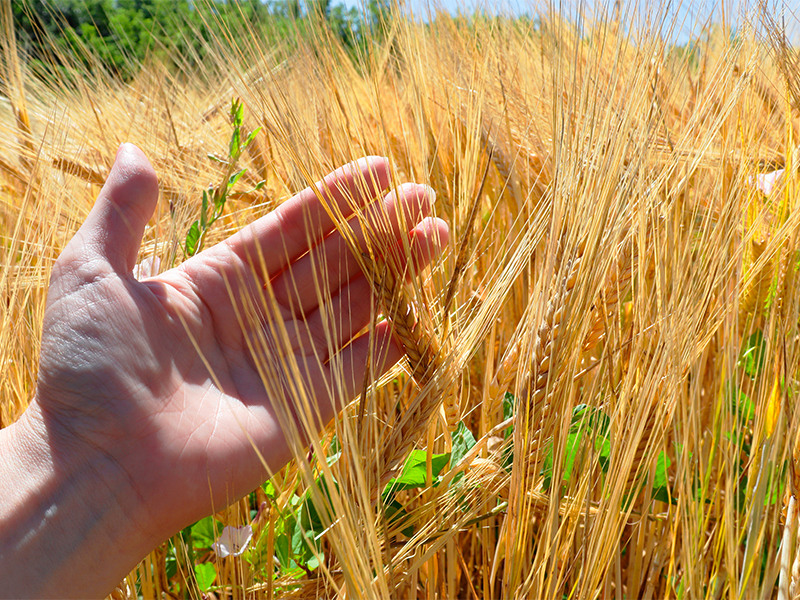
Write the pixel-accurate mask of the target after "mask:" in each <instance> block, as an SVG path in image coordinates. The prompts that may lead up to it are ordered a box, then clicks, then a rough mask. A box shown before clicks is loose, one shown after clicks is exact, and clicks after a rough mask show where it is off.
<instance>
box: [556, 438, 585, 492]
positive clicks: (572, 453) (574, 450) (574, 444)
mask: <svg viewBox="0 0 800 600" xmlns="http://www.w3.org/2000/svg"><path fill="white" fill-rule="evenodd" d="M583 435H584V431H583V430H578V431H577V432H575V433H570V434H569V435H568V436H567V447H566V448H565V449H564V450H565V454H564V470H563V475H562V477H561V479H562V480H563V481H564V483H569V479H570V477H571V476H572V467H573V466H574V465H575V459H576V457H577V456H578V452H579V450H580V449H581V442H582V441H583Z"/></svg>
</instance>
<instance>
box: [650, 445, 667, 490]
mask: <svg viewBox="0 0 800 600" xmlns="http://www.w3.org/2000/svg"><path fill="white" fill-rule="evenodd" d="M671 464H672V461H671V460H670V459H669V456H667V453H666V452H664V451H663V450H662V451H661V452H659V453H658V459H657V460H656V472H655V476H654V478H653V489H658V488H662V487H667V486H668V485H669V478H668V475H667V471H668V469H669V467H670V465H671Z"/></svg>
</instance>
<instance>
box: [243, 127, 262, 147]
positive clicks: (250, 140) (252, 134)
mask: <svg viewBox="0 0 800 600" xmlns="http://www.w3.org/2000/svg"><path fill="white" fill-rule="evenodd" d="M260 132H261V127H256V128H255V129H254V130H253V131H251V132H250V135H248V136H247V139H245V141H244V144H242V148H247V147H248V146H249V145H250V144H252V143H253V140H254V139H256V136H257V135H258V134H259V133H260Z"/></svg>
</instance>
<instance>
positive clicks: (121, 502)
mask: <svg viewBox="0 0 800 600" xmlns="http://www.w3.org/2000/svg"><path fill="white" fill-rule="evenodd" d="M388 185H389V171H388V163H387V161H386V160H385V159H380V158H369V159H362V160H361V161H359V162H358V163H357V164H355V165H351V166H348V167H347V168H343V169H340V170H338V171H336V172H334V173H332V174H331V175H329V176H328V177H327V178H326V179H325V180H324V181H323V182H321V183H320V184H318V185H317V189H316V190H314V189H311V188H309V189H307V190H304V191H303V192H301V193H299V194H298V195H296V196H295V197H293V198H292V199H291V200H289V201H287V202H285V203H284V204H282V205H281V206H280V207H279V208H278V209H277V210H276V211H274V212H272V213H270V214H268V215H267V216H265V217H263V218H261V219H259V220H258V221H256V222H254V223H252V224H251V225H249V226H248V227H246V228H244V229H243V230H242V231H240V232H239V233H237V234H236V235H234V236H232V237H231V238H229V239H228V240H225V241H224V242H222V243H220V244H218V245H216V246H214V247H212V248H210V249H208V250H206V251H204V252H202V253H200V254H198V255H197V256H195V257H193V258H191V259H189V260H187V261H186V262H184V263H183V264H182V265H180V266H179V267H178V268H175V269H172V270H170V271H167V272H165V273H163V274H161V275H159V276H156V277H152V278H149V279H146V280H143V281H137V280H136V279H135V278H134V277H133V275H132V274H131V272H132V269H133V268H134V265H135V261H136V257H137V254H138V250H139V246H140V243H141V238H142V233H143V231H144V228H145V226H146V224H147V221H148V220H149V218H150V216H151V215H152V213H153V210H154V209H155V205H156V201H157V197H158V185H157V180H156V176H155V173H154V172H153V169H152V167H151V165H150V163H149V162H148V161H147V159H146V158H145V156H144V155H143V154H142V153H141V151H140V150H138V149H137V148H136V147H134V146H132V145H123V146H122V147H120V150H119V151H118V153H117V159H116V162H115V164H114V167H113V169H112V171H111V174H110V175H109V178H108V181H107V182H106V184H105V186H104V187H103V190H102V191H101V193H100V195H99V197H98V199H97V201H96V203H95V206H94V208H93V209H92V211H91V213H90V215H89V217H88V218H87V220H86V222H85V223H84V224H83V226H82V227H81V228H80V230H79V232H78V233H77V234H76V235H75V237H74V238H73V240H72V241H71V242H70V243H69V244H68V245H67V247H66V248H65V249H64V251H63V253H62V254H61V256H60V257H59V259H58V261H57V262H56V265H55V267H54V269H53V274H52V278H51V286H50V291H49V294H48V300H47V309H46V313H45V320H44V329H43V331H44V333H43V337H42V347H41V357H40V369H39V380H38V385H37V390H36V398H35V399H34V401H33V403H32V404H31V406H30V407H29V409H28V411H27V412H26V413H25V415H24V416H23V420H24V421H25V423H24V424H23V426H22V427H21V428H20V430H21V431H25V432H27V434H28V438H29V445H30V446H31V447H34V448H36V449H38V450H37V451H39V452H41V453H44V454H45V455H46V456H45V457H43V458H42V461H44V462H45V463H47V464H49V465H50V468H51V469H52V470H53V471H54V472H58V473H62V474H64V475H65V476H66V477H68V478H73V479H75V478H77V477H78V475H77V473H83V474H86V473H87V472H88V473H90V474H91V485H90V486H85V487H86V488H87V489H103V490H107V491H108V493H107V494H105V495H104V497H105V498H106V500H105V502H106V503H109V502H110V503H111V504H112V505H113V506H114V510H112V511H110V512H109V514H114V515H125V517H126V518H128V519H131V520H132V521H133V522H135V526H136V528H137V532H136V535H135V536H134V537H133V538H130V539H129V540H128V541H129V542H130V543H131V545H132V546H134V549H132V550H131V551H129V552H128V554H132V553H134V552H138V555H137V556H136V557H135V558H133V557H129V556H127V555H126V556H120V557H119V559H118V560H117V561H116V562H118V563H120V564H118V565H116V570H114V569H113V568H112V569H110V570H112V571H113V572H112V573H109V575H108V576H106V577H104V578H103V583H105V584H106V588H105V589H106V591H107V587H109V586H113V584H114V583H115V582H116V581H118V580H119V579H120V578H121V577H122V576H124V574H125V573H126V572H127V569H130V568H132V566H133V565H134V564H135V562H136V561H137V560H138V559H139V558H141V555H142V554H144V553H146V552H147V551H148V550H149V549H150V548H152V547H153V546H155V545H157V544H158V543H160V541H162V540H163V539H164V538H166V537H167V536H168V535H170V534H171V533H173V532H174V531H176V530H178V529H180V528H181V527H184V526H186V525H187V524H189V523H191V522H192V521H194V520H196V519H198V518H201V517H202V516H204V515H206V514H209V513H211V512H212V511H213V510H214V509H219V508H221V507H222V506H225V505H226V504H228V503H229V502H231V501H233V500H234V499H236V498H239V497H241V496H242V495H244V494H246V493H247V492H249V491H250V490H252V489H253V488H254V487H256V486H257V485H258V484H259V483H260V482H262V481H263V480H264V479H265V478H266V476H267V472H266V470H265V469H264V465H263V464H262V462H261V460H260V458H259V453H260V454H261V456H263V458H264V460H265V461H266V463H267V465H268V466H269V468H270V469H273V470H274V469H278V468H280V467H281V466H283V465H284V464H285V463H286V462H287V461H288V460H289V459H290V458H291V456H292V449H291V448H290V440H289V439H288V438H287V436H286V435H285V432H284V430H283V429H282V427H281V425H280V419H279V416H278V415H279V413H280V411H284V412H286V407H287V406H288V407H291V406H292V403H293V402H296V401H298V398H299V396H304V397H307V398H311V399H312V400H315V401H316V406H312V408H313V409H315V410H316V411H317V413H318V414H317V421H316V424H317V425H318V426H319V427H321V426H322V425H324V424H325V423H327V422H328V421H329V420H330V419H331V418H332V416H333V414H334V411H336V410H338V409H339V408H341V406H342V404H341V403H342V402H343V401H346V400H349V399H350V398H351V397H352V396H353V395H354V393H355V392H356V390H357V388H358V387H360V386H361V385H362V383H363V380H364V370H365V368H366V366H367V364H368V358H369V362H371V368H372V369H373V371H374V372H375V373H376V374H380V373H382V372H384V371H385V370H386V369H387V368H388V367H389V366H391V365H392V364H394V363H395V362H397V360H399V358H400V357H401V355H402V348H401V346H400V345H399V343H398V342H397V341H396V340H394V339H393V338H392V333H391V324H390V323H388V322H386V321H384V322H381V323H378V324H377V325H376V327H375V328H374V332H373V336H374V337H373V339H372V340H370V339H369V336H368V335H367V334H363V333H361V331H362V330H363V328H364V326H365V325H367V323H368V320H369V318H370V314H371V310H370V308H371V305H372V303H373V300H372V298H371V290H370V285H369V283H368V282H367V281H366V279H365V278H364V276H363V275H362V274H361V271H360V268H359V266H358V263H357V261H356V259H355V258H354V257H353V256H352V254H350V252H349V250H348V249H347V245H346V244H345V242H344V240H343V239H342V238H341V236H340V235H339V234H338V233H337V232H335V230H334V227H333V222H332V221H331V219H330V218H329V216H328V214H327V213H326V211H325V210H324V209H323V206H322V203H321V202H320V200H319V197H318V196H322V197H324V198H326V199H327V200H329V201H330V202H331V203H332V205H333V206H336V207H338V209H339V210H341V211H342V212H343V213H344V214H345V215H349V214H350V213H351V212H352V210H353V209H352V203H353V201H355V203H357V204H358V205H361V206H368V208H367V209H366V214H367V215H368V217H367V221H368V222H373V223H378V222H382V223H384V227H385V236H386V242H387V244H388V245H389V246H391V245H392V244H399V243H400V242H399V240H400V239H401V237H402V236H403V235H404V234H405V233H408V239H409V240H410V248H411V255H412V259H413V260H412V261H411V262H412V264H413V265H416V266H419V265H424V264H427V262H429V261H430V260H432V259H433V258H435V257H436V256H438V255H439V253H440V252H441V248H442V245H443V244H445V243H446V240H447V226H446V225H445V224H444V222H442V221H440V220H438V219H431V218H425V217H426V215H428V214H429V212H430V206H431V201H432V193H431V191H430V190H429V188H427V187H425V186H421V185H415V184H407V185H404V186H401V188H400V189H399V190H398V193H397V194H396V193H394V192H393V193H390V194H389V195H388V196H386V197H385V198H384V199H383V201H378V202H375V203H374V204H372V205H370V203H371V202H372V201H373V199H374V198H376V197H379V196H380V194H381V192H382V191H383V190H385V189H386V188H387V187H388ZM401 212H402V216H401V215H400V213H401ZM354 223H355V221H354ZM406 223H408V224H410V225H413V227H412V226H409V227H410V231H408V232H406V231H404V224H406ZM353 229H354V231H355V233H356V238H357V239H358V240H361V242H362V243H363V236H364V233H363V232H362V230H361V228H360V227H358V226H357V224H354V227H353ZM265 289H266V292H265V291H264V290H265ZM264 296H271V297H274V300H275V302H274V303H273V302H270V301H267V302H264V301H263V297H264ZM326 298H327V299H328V300H326ZM321 299H322V304H320V302H321ZM273 307H274V308H273ZM248 312H249V314H251V315H256V318H250V319H246V318H244V317H243V316H242V315H243V314H245V313H248ZM332 317H333V318H332ZM332 354H335V355H336V360H335V361H331V360H330V359H331V355H332ZM334 362H335V363H336V365H337V368H335V369H334V368H333V366H332V364H333V363H334ZM289 365H293V369H294V374H293V375H290V376H289V377H288V379H289V381H291V380H292V378H295V379H299V380H300V381H299V382H297V383H300V384H301V385H302V388H303V389H304V390H305V392H306V393H307V395H304V394H302V392H298V390H297V389H295V388H293V387H292V386H291V385H287V384H284V383H278V382H277V381H275V379H274V378H275V377H281V373H282V369H285V368H288V366H289ZM342 374H349V375H350V376H349V377H348V376H345V377H344V380H343V381H341V378H342ZM335 378H338V380H337V382H336V383H334V381H333V380H334V379H335ZM337 384H338V385H337ZM31 436H33V438H34V441H33V442H31V441H30V439H31ZM37 436H38V437H39V438H41V439H42V440H46V443H44V444H42V443H39V442H36V441H35V438H36V437H37ZM0 449H2V445H0ZM87 465H88V467H87ZM0 479H2V476H1V474H0ZM107 512H108V511H107ZM2 514H3V513H2V510H0V516H2ZM118 525H119V526H120V527H122V526H123V524H121V523H120V524H118ZM103 535H105V536H109V535H113V533H108V532H105V530H104V534H103ZM2 539H3V536H2V526H0V541H2ZM132 540H135V542H134V541H132ZM148 544H149V547H148ZM0 545H2V544H0ZM0 555H2V552H0ZM0 558H4V557H3V556H0ZM132 558H133V562H132V563H130V560H131V559H132ZM125 560H127V561H128V563H129V564H121V563H124V562H125ZM1 579H2V577H0V580H1ZM92 589H93V590H102V589H104V588H103V586H102V585H98V586H97V587H95V588H92Z"/></svg>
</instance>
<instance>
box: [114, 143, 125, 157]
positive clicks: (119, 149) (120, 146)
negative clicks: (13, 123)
mask: <svg viewBox="0 0 800 600" xmlns="http://www.w3.org/2000/svg"><path fill="white" fill-rule="evenodd" d="M124 145H125V142H122V143H121V144H120V145H119V148H117V153H116V154H115V155H114V160H117V159H118V158H119V153H120V152H122V147H123V146H124Z"/></svg>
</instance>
